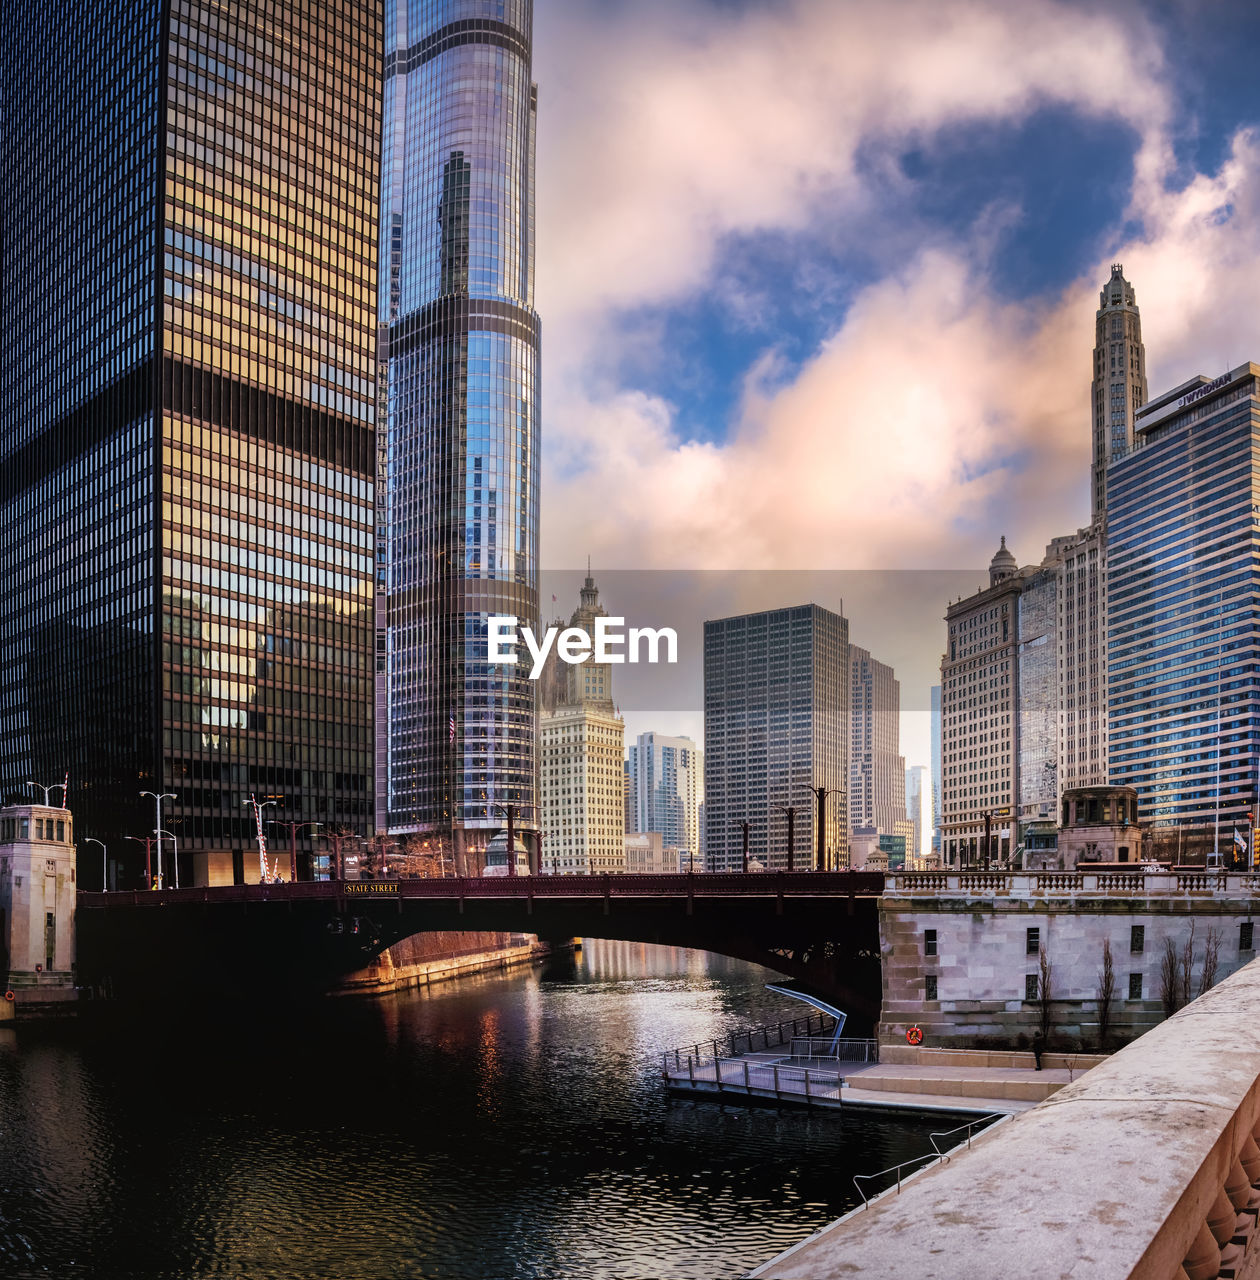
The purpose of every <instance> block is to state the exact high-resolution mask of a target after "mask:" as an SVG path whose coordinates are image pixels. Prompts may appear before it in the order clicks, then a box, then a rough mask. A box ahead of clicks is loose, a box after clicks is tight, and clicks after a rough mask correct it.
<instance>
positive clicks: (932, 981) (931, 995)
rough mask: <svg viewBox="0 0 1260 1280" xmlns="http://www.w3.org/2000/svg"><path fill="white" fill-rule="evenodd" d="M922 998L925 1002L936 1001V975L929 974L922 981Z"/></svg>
mask: <svg viewBox="0 0 1260 1280" xmlns="http://www.w3.org/2000/svg"><path fill="white" fill-rule="evenodd" d="M923 998H924V999H925V1000H935V999H936V974H934V973H929V974H927V975H925V977H924V979H923Z"/></svg>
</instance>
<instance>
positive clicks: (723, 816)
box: [704, 604, 851, 871]
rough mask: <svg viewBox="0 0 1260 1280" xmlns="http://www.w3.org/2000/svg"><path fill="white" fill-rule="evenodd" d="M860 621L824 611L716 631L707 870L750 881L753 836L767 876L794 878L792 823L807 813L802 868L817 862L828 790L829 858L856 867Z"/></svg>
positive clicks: (707, 717)
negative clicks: (853, 632)
mask: <svg viewBox="0 0 1260 1280" xmlns="http://www.w3.org/2000/svg"><path fill="white" fill-rule="evenodd" d="M849 655H850V650H849V623H848V619H847V618H843V617H841V616H840V614H838V613H832V612H831V611H830V610H828V609H823V608H821V607H819V606H818V605H816V604H809V605H799V606H797V607H796V608H792V609H772V610H769V611H768V612H765V613H748V614H741V615H740V616H738V617H734V618H721V619H718V620H717V621H714V622H706V623H705V624H704V824H705V845H704V848H705V869H706V870H707V871H739V870H740V869H741V868H742V866H743V833H742V830H741V828H740V826H739V825H738V824H739V823H741V822H745V821H746V822H747V823H748V824H749V831H748V849H749V855H750V858H755V859H756V860H757V861H758V862H760V863H761V865H762V866H763V867H764V868H765V869H766V870H767V871H783V870H786V869H787V854H788V839H787V815H786V814H785V813H783V811H782V809H781V807H780V806H783V805H789V804H790V805H793V806H795V808H796V818H795V824H794V826H795V830H794V837H795V839H794V850H793V866H794V867H795V868H796V869H797V870H802V871H803V870H806V869H808V868H810V867H813V866H814V864H815V854H816V849H817V830H818V827H817V814H818V811H817V807H816V801H815V798H814V796H813V795H812V794H811V792H810V788H811V787H818V786H822V787H826V788H828V790H829V791H833V792H834V794H832V795H829V796H828V797H827V802H826V811H825V817H826V824H825V830H824V832H823V850H824V859H825V860H826V861H827V863H828V867H829V868H830V869H832V870H835V869H842V868H844V867H846V866H848V862H849V837H848V830H849V819H848V788H849V753H850V734H851V728H850V716H849V703H850V683H851V671H850V668H851V660H850V656H849Z"/></svg>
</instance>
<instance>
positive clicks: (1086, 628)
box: [1055, 520, 1107, 792]
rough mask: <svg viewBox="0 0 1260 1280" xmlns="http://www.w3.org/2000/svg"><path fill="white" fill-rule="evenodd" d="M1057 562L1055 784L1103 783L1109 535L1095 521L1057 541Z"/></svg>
mask: <svg viewBox="0 0 1260 1280" xmlns="http://www.w3.org/2000/svg"><path fill="white" fill-rule="evenodd" d="M1055 541H1056V542H1057V543H1058V545H1059V548H1060V555H1061V557H1062V559H1061V561H1060V566H1059V598H1058V611H1059V621H1058V646H1057V647H1058V651H1059V652H1058V663H1059V701H1060V706H1059V717H1058V720H1059V731H1058V737H1059V748H1058V786H1059V791H1060V792H1062V791H1063V790H1064V789H1065V788H1073V787H1102V786H1106V785H1107V535H1106V522H1105V521H1103V520H1098V521H1095V523H1094V524H1092V525H1090V526H1089V528H1088V529H1080V530H1078V531H1077V533H1076V535H1075V536H1074V537H1069V538H1058V539H1056V540H1055Z"/></svg>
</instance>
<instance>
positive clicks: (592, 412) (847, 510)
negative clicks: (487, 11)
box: [535, 0, 1260, 648]
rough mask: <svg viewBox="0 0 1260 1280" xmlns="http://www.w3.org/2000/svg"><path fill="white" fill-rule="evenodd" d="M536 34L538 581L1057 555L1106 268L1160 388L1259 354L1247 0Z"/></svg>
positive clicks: (926, 0)
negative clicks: (1001, 554) (591, 570)
mask: <svg viewBox="0 0 1260 1280" xmlns="http://www.w3.org/2000/svg"><path fill="white" fill-rule="evenodd" d="M535 34H536V53H535V76H536V78H537V79H538V81H539V88H540V115H539V203H538V227H539V262H538V307H539V310H540V313H541V315H542V319H543V332H544V348H543V464H544V489H543V526H542V540H543V563H544V567H546V568H554V569H562V568H565V567H568V565H569V562H570V561H576V559H578V558H580V556H575V549H580V552H581V553H585V552H587V551H589V553H590V554H591V555H592V556H593V557H594V560H595V563H596V564H597V565H600V566H603V567H606V568H626V569H629V568H652V569H676V568H678V569H684V568H685V569H714V568H718V569H758V570H784V571H788V570H793V571H795V570H854V569H950V570H952V569H959V568H965V567H980V566H983V565H985V564H987V562H988V559H989V556H990V555H991V553H992V550H993V548H994V547H995V546H996V545H997V542H998V538H999V537H1000V536H1001V535H1003V534H1004V535H1006V537H1007V541H1008V544H1009V545H1010V546H1011V547H1012V549H1013V550H1014V552H1015V554H1016V556H1017V557H1018V558H1019V560H1020V561H1021V563H1034V562H1036V561H1039V560H1040V559H1041V556H1042V554H1043V550H1044V547H1045V545H1046V543H1047V542H1048V541H1049V539H1050V538H1051V537H1054V536H1055V535H1058V534H1062V533H1066V532H1070V531H1071V530H1073V529H1075V528H1076V527H1078V526H1080V525H1082V524H1084V523H1086V522H1087V520H1088V517H1089V510H1088V486H1087V468H1088V460H1089V366H1090V352H1091V348H1092V344H1093V316H1094V309H1095V307H1096V306H1097V296H1098V290H1099V289H1100V287H1101V285H1102V283H1103V281H1104V280H1105V279H1106V277H1107V274H1108V266H1109V264H1110V262H1112V261H1116V260H1119V261H1122V262H1123V263H1124V264H1125V271H1126V275H1127V276H1128V277H1129V279H1130V280H1131V281H1132V282H1133V284H1134V286H1135V288H1136V290H1137V297H1138V302H1139V305H1140V307H1141V310H1142V320H1143V336H1144V339H1145V344H1146V349H1147V361H1148V371H1149V375H1150V384H1151V389H1152V392H1157V391H1159V390H1160V389H1162V388H1164V387H1166V386H1169V385H1173V384H1175V383H1176V382H1180V381H1182V380H1183V379H1185V378H1187V377H1190V376H1192V375H1193V374H1195V373H1197V372H1205V373H1213V374H1214V373H1217V372H1221V371H1223V369H1224V367H1226V365H1227V364H1238V363H1240V362H1241V361H1242V360H1243V359H1246V358H1260V321H1258V319H1257V315H1258V311H1257V308H1256V306H1255V298H1256V296H1257V292H1258V291H1260V127H1258V126H1260V94H1257V93H1256V92H1255V89H1254V83H1255V72H1254V61H1255V56H1256V54H1257V52H1260V11H1257V10H1256V9H1255V8H1254V7H1253V6H1250V5H1246V4H1241V3H1220V2H1214V0H1199V2H1196V3H1185V4H1171V3H1170V4H1139V3H1130V4H1117V5H1108V6H1099V5H1086V4H1068V3H1061V2H1058V0H1020V2H1019V3H991V2H980V0H887V2H885V3H881V4H879V5H870V4H869V3H866V4H858V3H850V2H848V0H778V2H777V3H774V4H765V3H753V2H752V0H748V2H746V3H738V4H732V3H718V2H717V0H633V3H631V2H630V0H619V2H617V3H604V4H594V3H591V2H590V0H537V13H536V32H535ZM854 638H855V640H856V641H857V642H859V643H860V642H861V636H860V629H859V628H858V626H857V625H856V622H855V635H854ZM938 642H939V637H937V636H935V635H933V636H930V637H925V641H924V643H925V646H927V647H928V648H931V647H932V646H934V645H938Z"/></svg>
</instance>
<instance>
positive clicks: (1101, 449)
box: [1090, 262, 1148, 523]
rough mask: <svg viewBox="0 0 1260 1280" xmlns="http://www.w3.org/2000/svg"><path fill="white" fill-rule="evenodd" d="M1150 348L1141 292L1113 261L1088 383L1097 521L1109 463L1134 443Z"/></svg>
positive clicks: (1101, 513) (1104, 289)
mask: <svg viewBox="0 0 1260 1280" xmlns="http://www.w3.org/2000/svg"><path fill="white" fill-rule="evenodd" d="M1147 396H1148V391H1147V385H1146V348H1145V347H1144V346H1143V345H1142V317H1141V314H1140V313H1139V311H1138V306H1137V295H1136V294H1135V293H1134V291H1133V286H1132V285H1131V284H1130V283H1129V282H1128V281H1127V280H1126V279H1125V278H1124V267H1123V266H1122V265H1121V264H1120V263H1119V262H1115V263H1112V266H1111V279H1110V280H1108V281H1107V283H1106V284H1105V285H1103V287H1102V290H1101V292H1100V293H1099V295H1098V310H1097V312H1096V313H1095V316H1094V362H1093V379H1092V382H1091V385H1090V405H1091V413H1092V417H1093V472H1092V485H1091V491H1092V502H1093V506H1092V512H1093V522H1094V523H1097V522H1098V521H1099V520H1101V519H1102V518H1103V517H1104V516H1105V514H1106V511H1107V465H1108V463H1109V462H1110V461H1111V459H1112V458H1115V457H1117V456H1119V455H1121V454H1124V453H1126V452H1127V451H1128V450H1130V449H1131V448H1133V440H1134V436H1133V430H1134V424H1135V423H1136V421H1137V411H1138V408H1139V406H1141V405H1143V404H1145V403H1146V400H1147Z"/></svg>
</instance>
